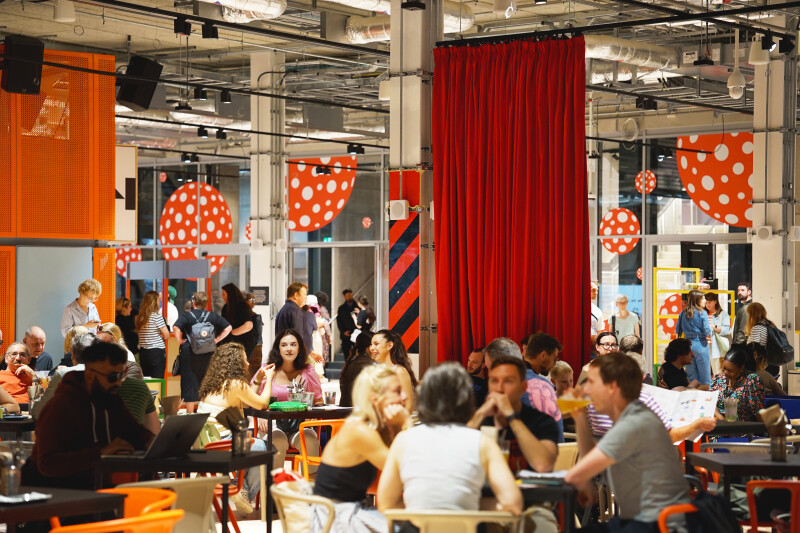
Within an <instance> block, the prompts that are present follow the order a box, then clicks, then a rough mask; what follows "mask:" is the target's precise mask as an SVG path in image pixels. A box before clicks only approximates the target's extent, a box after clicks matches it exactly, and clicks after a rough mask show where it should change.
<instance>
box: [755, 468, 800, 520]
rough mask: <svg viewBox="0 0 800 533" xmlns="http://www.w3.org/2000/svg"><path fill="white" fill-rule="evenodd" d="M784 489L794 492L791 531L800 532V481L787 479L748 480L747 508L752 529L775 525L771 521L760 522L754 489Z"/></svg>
mask: <svg viewBox="0 0 800 533" xmlns="http://www.w3.org/2000/svg"><path fill="white" fill-rule="evenodd" d="M756 488H764V489H782V490H788V491H789V492H790V493H791V494H792V505H791V509H790V516H791V529H790V531H791V533H800V481H790V480H786V479H768V480H765V479H754V480H751V481H748V482H747V508H748V509H749V511H750V531H758V529H757V528H759V527H774V524H772V523H770V522H766V523H765V522H759V521H758V513H757V512H756V497H755V493H754V490H755V489H756Z"/></svg>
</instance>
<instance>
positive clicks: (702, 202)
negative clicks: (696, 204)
mask: <svg viewBox="0 0 800 533" xmlns="http://www.w3.org/2000/svg"><path fill="white" fill-rule="evenodd" d="M700 207H702V208H703V209H704V210H706V211H708V210H709V209H711V206H710V205H708V202H706V201H705V200H700Z"/></svg>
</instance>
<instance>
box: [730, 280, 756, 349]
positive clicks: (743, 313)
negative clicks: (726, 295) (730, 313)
mask: <svg viewBox="0 0 800 533" xmlns="http://www.w3.org/2000/svg"><path fill="white" fill-rule="evenodd" d="M736 299H737V300H739V306H738V307H737V308H736V316H735V320H734V322H733V344H745V343H746V342H747V333H746V330H747V306H748V305H750V303H751V302H752V301H753V290H752V288H751V287H750V282H749V281H743V282H741V283H739V285H737V286H736Z"/></svg>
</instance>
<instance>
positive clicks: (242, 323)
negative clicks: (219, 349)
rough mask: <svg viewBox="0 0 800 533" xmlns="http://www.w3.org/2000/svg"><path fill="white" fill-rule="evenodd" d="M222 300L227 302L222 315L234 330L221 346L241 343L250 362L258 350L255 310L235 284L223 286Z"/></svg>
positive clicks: (222, 341)
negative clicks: (254, 351)
mask: <svg viewBox="0 0 800 533" xmlns="http://www.w3.org/2000/svg"><path fill="white" fill-rule="evenodd" d="M222 299H223V300H225V305H224V306H222V311H221V315H222V317H223V318H224V319H225V320H227V321H228V322H229V323H230V325H231V326H232V327H233V329H232V330H231V332H230V334H228V336H227V337H225V338H224V339H222V340H221V344H227V343H229V342H238V343H240V344H241V345H242V346H244V351H245V352H246V353H247V359H248V360H249V359H250V356H251V355H252V354H253V350H255V348H256V331H255V327H256V324H255V318H254V315H253V310H252V309H250V306H249V305H247V302H246V301H245V299H244V294H242V291H240V290H239V287H237V286H236V285H234V284H233V283H227V284H225V285H223V286H222Z"/></svg>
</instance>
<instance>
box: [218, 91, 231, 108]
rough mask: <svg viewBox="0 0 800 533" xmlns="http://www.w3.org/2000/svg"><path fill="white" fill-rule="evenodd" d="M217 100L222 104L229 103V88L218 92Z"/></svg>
mask: <svg viewBox="0 0 800 533" xmlns="http://www.w3.org/2000/svg"><path fill="white" fill-rule="evenodd" d="M219 101H220V102H222V103H223V104H230V103H231V91H230V90H229V89H222V92H221V93H219Z"/></svg>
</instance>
